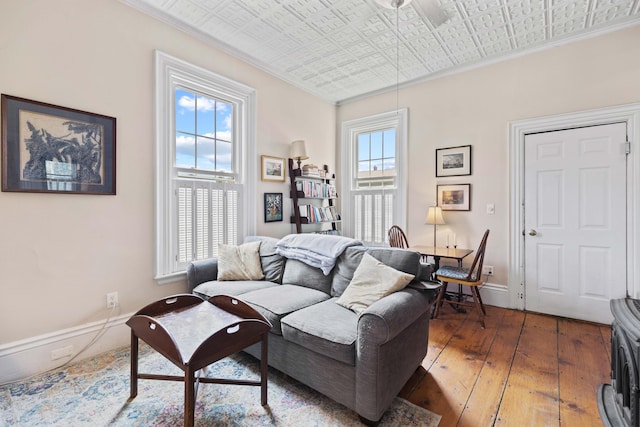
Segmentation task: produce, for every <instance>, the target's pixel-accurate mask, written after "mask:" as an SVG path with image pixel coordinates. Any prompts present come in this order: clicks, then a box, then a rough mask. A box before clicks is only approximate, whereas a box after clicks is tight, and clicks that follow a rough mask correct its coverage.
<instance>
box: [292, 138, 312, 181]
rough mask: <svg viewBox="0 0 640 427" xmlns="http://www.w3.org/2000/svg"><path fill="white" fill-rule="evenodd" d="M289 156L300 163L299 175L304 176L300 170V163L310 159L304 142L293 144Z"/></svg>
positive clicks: (298, 141) (294, 142)
mask: <svg viewBox="0 0 640 427" xmlns="http://www.w3.org/2000/svg"><path fill="white" fill-rule="evenodd" d="M289 156H290V157H291V158H292V159H293V160H296V161H297V162H298V172H297V175H302V171H301V170H300V161H301V160H307V159H308V158H309V156H307V146H306V145H305V142H304V140H302V139H299V140H297V141H293V142H292V143H291V150H290V152H289Z"/></svg>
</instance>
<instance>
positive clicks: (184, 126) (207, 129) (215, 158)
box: [175, 88, 233, 172]
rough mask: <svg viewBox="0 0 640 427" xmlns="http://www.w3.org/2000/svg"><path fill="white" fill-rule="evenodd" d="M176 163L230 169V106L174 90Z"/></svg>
mask: <svg viewBox="0 0 640 427" xmlns="http://www.w3.org/2000/svg"><path fill="white" fill-rule="evenodd" d="M175 95H176V98H175V99H176V105H175V119H176V166H177V167H181V168H190V169H201V170H207V171H223V172H232V171H233V161H232V159H233V144H232V138H233V129H232V124H233V106H232V105H231V104H229V103H226V102H223V101H220V100H217V99H214V98H210V97H207V96H203V95H198V94H195V93H193V92H190V91H186V90H184V89H179V88H178V89H176V94H175Z"/></svg>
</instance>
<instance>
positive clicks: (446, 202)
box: [436, 184, 471, 211]
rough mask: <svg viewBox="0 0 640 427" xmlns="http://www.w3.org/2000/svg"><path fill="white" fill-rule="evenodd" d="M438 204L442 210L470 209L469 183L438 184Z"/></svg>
mask: <svg viewBox="0 0 640 427" xmlns="http://www.w3.org/2000/svg"><path fill="white" fill-rule="evenodd" d="M436 188H437V194H438V206H440V207H441V208H442V210H443V211H470V210H471V184H447V185H438V186H437V187H436Z"/></svg>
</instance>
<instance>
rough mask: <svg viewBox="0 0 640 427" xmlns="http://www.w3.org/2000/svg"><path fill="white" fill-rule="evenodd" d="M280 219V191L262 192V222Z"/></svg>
mask: <svg viewBox="0 0 640 427" xmlns="http://www.w3.org/2000/svg"><path fill="white" fill-rule="evenodd" d="M276 221H282V193H264V222H276Z"/></svg>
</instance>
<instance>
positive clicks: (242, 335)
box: [127, 294, 271, 427]
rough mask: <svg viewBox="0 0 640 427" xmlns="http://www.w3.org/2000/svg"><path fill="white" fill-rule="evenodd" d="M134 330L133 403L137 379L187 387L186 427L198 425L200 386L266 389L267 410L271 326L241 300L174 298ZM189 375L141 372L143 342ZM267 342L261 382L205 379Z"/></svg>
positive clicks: (145, 311) (135, 319) (143, 313)
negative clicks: (216, 366) (206, 372)
mask: <svg viewBox="0 0 640 427" xmlns="http://www.w3.org/2000/svg"><path fill="white" fill-rule="evenodd" d="M127 325H128V326H129V327H131V389H130V399H133V398H134V397H136V395H137V394H138V379H139V378H141V379H149V380H168V381H184V425H185V426H188V427H191V426H193V424H194V410H195V399H196V393H197V387H198V384H199V383H216V384H238V385H252V386H260V387H261V392H262V393H261V403H262V405H263V406H264V405H266V404H267V335H268V332H269V330H270V329H271V323H269V321H268V320H267V319H265V318H264V317H263V316H262V315H261V314H260V313H258V312H257V311H256V310H254V309H253V308H251V307H250V306H249V305H247V304H246V303H244V302H242V301H240V300H239V299H237V298H234V297H230V296H227V295H215V296H212V297H211V298H209V299H208V300H204V299H202V298H200V297H198V296H196V295H192V294H180V295H174V296H170V297H167V298H164V299H161V300H159V301H156V302H154V303H151V304H149V305H147V306H146V307H144V308H142V309H141V310H139V311H138V312H137V313H136V314H134V315H133V316H132V317H131V318H130V319H129V320H128V321H127ZM139 338H140V339H142V340H143V341H144V342H146V343H147V344H149V346H151V347H152V348H153V349H154V350H156V351H157V352H159V353H160V354H162V355H163V356H164V357H166V358H167V359H169V360H170V361H171V362H172V363H173V364H174V365H176V366H177V367H178V368H180V369H182V370H183V371H184V377H179V376H174V375H157V374H142V373H139V372H138V339H139ZM258 342H262V349H261V362H260V374H261V378H260V381H249V380H236V379H234V380H231V379H223V378H200V377H199V371H200V370H201V369H202V368H205V367H207V366H208V365H210V364H212V363H213V362H215V361H217V360H220V359H223V358H225V357H227V356H230V355H232V354H234V353H237V352H239V351H240V350H242V349H244V348H246V347H248V346H250V345H252V344H255V343H258Z"/></svg>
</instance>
